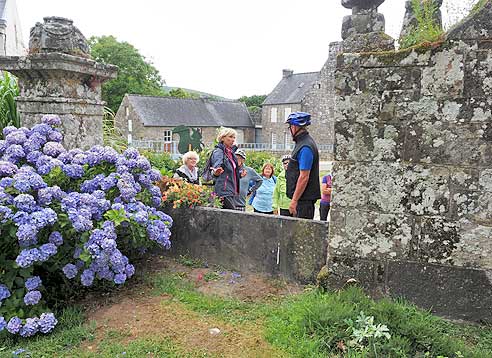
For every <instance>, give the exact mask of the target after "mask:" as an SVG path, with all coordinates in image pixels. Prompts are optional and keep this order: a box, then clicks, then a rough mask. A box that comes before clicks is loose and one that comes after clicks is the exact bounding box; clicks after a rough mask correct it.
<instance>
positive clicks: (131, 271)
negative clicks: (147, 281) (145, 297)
mask: <svg viewBox="0 0 492 358" xmlns="http://www.w3.org/2000/svg"><path fill="white" fill-rule="evenodd" d="M125 274H126V276H127V277H132V276H133V275H134V274H135V267H134V266H133V265H132V264H127V265H126V266H125Z"/></svg>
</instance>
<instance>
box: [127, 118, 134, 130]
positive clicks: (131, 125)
mask: <svg viewBox="0 0 492 358" xmlns="http://www.w3.org/2000/svg"><path fill="white" fill-rule="evenodd" d="M132 131H133V122H132V120H131V119H129V120H128V132H132Z"/></svg>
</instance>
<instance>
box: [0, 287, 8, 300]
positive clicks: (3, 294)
mask: <svg viewBox="0 0 492 358" xmlns="http://www.w3.org/2000/svg"><path fill="white" fill-rule="evenodd" d="M9 297H10V291H9V289H8V288H7V286H5V285H2V284H0V302H2V301H3V300H4V299H6V298H9Z"/></svg>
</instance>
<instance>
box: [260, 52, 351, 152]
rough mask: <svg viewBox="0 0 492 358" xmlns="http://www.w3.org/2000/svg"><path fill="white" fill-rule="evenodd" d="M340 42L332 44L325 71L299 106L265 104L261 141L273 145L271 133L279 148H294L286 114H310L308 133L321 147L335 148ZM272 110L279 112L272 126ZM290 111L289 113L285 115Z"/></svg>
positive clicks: (293, 104)
mask: <svg viewBox="0 0 492 358" xmlns="http://www.w3.org/2000/svg"><path fill="white" fill-rule="evenodd" d="M341 46H342V43H341V42H332V43H330V47H329V55H328V59H327V61H326V62H325V64H324V65H323V68H322V69H321V71H320V72H319V74H318V75H317V76H316V79H315V80H314V81H313V82H312V83H310V84H309V85H310V89H309V90H308V91H307V92H306V94H305V95H304V96H303V98H302V99H301V100H300V101H298V102H296V103H275V104H264V105H263V107H262V116H261V118H262V122H261V124H262V134H261V135H262V141H263V143H272V133H274V134H275V135H276V142H277V144H278V145H280V146H284V145H285V144H288V145H291V144H293V142H292V139H291V136H290V133H289V130H288V128H287V126H286V125H285V124H284V121H285V119H286V114H287V115H288V113H287V112H296V111H302V112H308V113H310V114H311V116H312V124H311V126H310V128H309V131H310V133H311V135H312V136H313V138H314V139H315V141H316V143H318V145H332V144H333V143H334V142H335V138H334V134H333V133H334V120H333V119H334V106H335V90H334V78H335V77H334V73H335V67H336V58H337V54H338V53H339V52H340V51H341ZM272 108H275V109H276V111H277V121H276V122H272V117H271V116H272ZM286 111H287V112H286Z"/></svg>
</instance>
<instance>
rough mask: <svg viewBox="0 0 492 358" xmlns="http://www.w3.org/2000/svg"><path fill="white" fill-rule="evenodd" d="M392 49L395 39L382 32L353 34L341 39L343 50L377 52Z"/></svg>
mask: <svg viewBox="0 0 492 358" xmlns="http://www.w3.org/2000/svg"><path fill="white" fill-rule="evenodd" d="M394 49H395V40H394V39H393V38H392V37H391V36H389V35H387V34H385V33H384V32H370V33H367V34H355V35H352V36H350V37H349V38H347V39H345V40H343V52H354V53H359V52H376V51H378V52H379V51H392V50H394Z"/></svg>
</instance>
